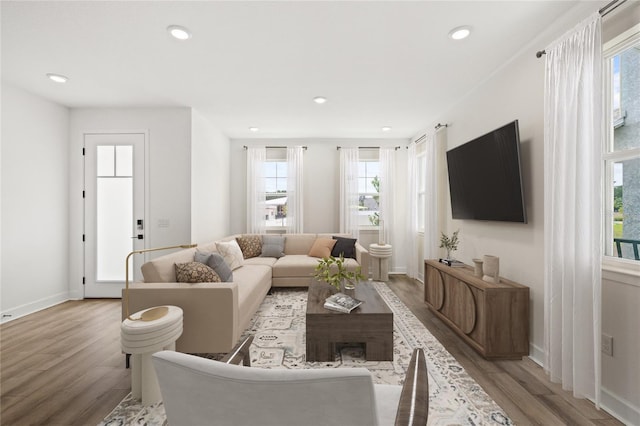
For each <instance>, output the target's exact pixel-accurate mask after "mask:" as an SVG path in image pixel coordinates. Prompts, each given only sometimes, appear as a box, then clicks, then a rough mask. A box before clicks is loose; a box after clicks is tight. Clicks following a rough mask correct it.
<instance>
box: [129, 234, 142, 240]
mask: <svg viewBox="0 0 640 426" xmlns="http://www.w3.org/2000/svg"><path fill="white" fill-rule="evenodd" d="M131 239H132V240H144V235H142V234H138V235H136V236H133V237H131Z"/></svg>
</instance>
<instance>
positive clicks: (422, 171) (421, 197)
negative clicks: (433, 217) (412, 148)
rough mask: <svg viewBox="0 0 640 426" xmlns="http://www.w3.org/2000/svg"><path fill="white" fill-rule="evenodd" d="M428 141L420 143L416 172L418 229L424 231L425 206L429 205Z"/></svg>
mask: <svg viewBox="0 0 640 426" xmlns="http://www.w3.org/2000/svg"><path fill="white" fill-rule="evenodd" d="M425 145H426V143H422V144H421V145H418V149H417V150H416V151H417V155H416V157H417V162H416V166H417V173H416V177H417V179H418V182H416V189H417V192H418V205H417V207H418V212H417V213H418V231H419V232H424V227H425V207H426V205H427V202H426V199H425V198H426V196H427V195H426V194H427V175H426V174H427V160H426V156H427V153H426V150H425V149H424V148H425Z"/></svg>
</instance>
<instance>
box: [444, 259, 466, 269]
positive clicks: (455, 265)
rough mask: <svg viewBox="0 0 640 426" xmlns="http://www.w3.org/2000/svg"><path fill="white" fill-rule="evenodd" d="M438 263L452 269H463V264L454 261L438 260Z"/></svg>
mask: <svg viewBox="0 0 640 426" xmlns="http://www.w3.org/2000/svg"><path fill="white" fill-rule="evenodd" d="M440 263H444V264H445V265H447V266H451V267H452V268H463V267H464V263H462V262H460V261H459V260H454V259H440Z"/></svg>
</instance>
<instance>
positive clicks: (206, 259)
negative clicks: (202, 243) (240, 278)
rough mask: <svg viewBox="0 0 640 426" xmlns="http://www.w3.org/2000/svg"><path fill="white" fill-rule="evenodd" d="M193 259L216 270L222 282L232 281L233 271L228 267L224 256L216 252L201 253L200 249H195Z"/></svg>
mask: <svg viewBox="0 0 640 426" xmlns="http://www.w3.org/2000/svg"><path fill="white" fill-rule="evenodd" d="M193 260H195V261H196V262H200V263H204V264H205V265H207V266H209V267H210V268H211V269H213V270H214V271H216V274H218V276H219V277H220V279H221V280H222V282H225V283H230V282H232V281H233V272H231V268H229V265H227V264H226V263H225V261H224V258H223V257H222V256H220V255H219V254H218V253H203V252H201V251H196V253H195V255H194V257H193Z"/></svg>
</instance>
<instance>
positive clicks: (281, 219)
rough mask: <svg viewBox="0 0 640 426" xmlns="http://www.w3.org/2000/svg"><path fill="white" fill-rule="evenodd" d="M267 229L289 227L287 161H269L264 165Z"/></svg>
mask: <svg viewBox="0 0 640 426" xmlns="http://www.w3.org/2000/svg"><path fill="white" fill-rule="evenodd" d="M264 179H265V193H266V203H265V204H266V207H265V210H266V211H265V220H266V226H267V228H270V227H285V226H287V161H286V160H279V159H277V160H274V159H267V161H266V163H264Z"/></svg>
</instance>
